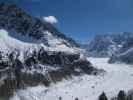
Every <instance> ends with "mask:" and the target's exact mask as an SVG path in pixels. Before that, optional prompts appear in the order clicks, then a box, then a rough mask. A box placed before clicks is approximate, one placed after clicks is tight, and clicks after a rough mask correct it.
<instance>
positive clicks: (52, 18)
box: [43, 16, 58, 24]
mask: <svg viewBox="0 0 133 100" xmlns="http://www.w3.org/2000/svg"><path fill="white" fill-rule="evenodd" d="M43 19H44V21H46V22H48V23H51V24H56V23H57V22H58V20H57V18H56V17H55V16H48V17H44V18H43Z"/></svg>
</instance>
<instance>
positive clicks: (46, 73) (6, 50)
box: [0, 3, 97, 97]
mask: <svg viewBox="0 0 133 100" xmlns="http://www.w3.org/2000/svg"><path fill="white" fill-rule="evenodd" d="M0 28H1V29H0V97H8V96H11V95H12V94H13V91H15V90H16V89H18V88H25V87H27V86H35V85H38V84H44V85H46V86H49V85H50V83H51V82H57V81H60V80H62V78H66V79H67V78H70V77H71V75H80V74H82V73H86V74H96V73H97V69H95V68H93V67H92V65H91V63H90V62H89V61H88V60H87V59H86V57H85V56H83V55H82V50H81V49H80V48H79V46H78V44H77V43H76V42H75V41H74V40H72V39H71V38H68V37H66V36H65V35H63V34H62V33H60V32H59V31H58V30H57V29H56V28H55V27H54V26H52V25H51V24H49V23H46V22H44V21H42V20H40V19H37V18H33V17H31V16H30V15H28V14H26V13H25V12H23V11H22V10H21V9H20V8H17V7H16V5H9V4H3V3H2V4H0ZM81 55H82V56H81Z"/></svg>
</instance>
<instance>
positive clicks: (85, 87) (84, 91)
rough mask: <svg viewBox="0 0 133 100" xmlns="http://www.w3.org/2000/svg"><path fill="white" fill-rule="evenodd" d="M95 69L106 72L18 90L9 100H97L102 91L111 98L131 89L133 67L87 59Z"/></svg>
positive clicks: (104, 60) (132, 84)
mask: <svg viewBox="0 0 133 100" xmlns="http://www.w3.org/2000/svg"><path fill="white" fill-rule="evenodd" d="M88 59H89V61H91V62H92V64H93V65H94V66H95V67H97V68H100V69H101V68H102V69H104V70H105V71H106V73H105V74H104V75H99V76H87V75H84V76H81V77H74V78H73V80H63V81H62V82H59V83H57V84H56V85H55V84H53V85H52V86H51V87H49V88H45V87H43V86H37V87H32V88H30V87H29V88H27V89H26V90H19V91H18V92H17V93H15V96H14V97H12V98H11V100H59V97H62V99H61V100H75V98H76V97H78V98H79V100H97V98H98V96H99V95H100V94H101V93H102V92H103V91H104V92H106V94H107V96H108V97H109V98H111V97H112V96H115V95H116V94H118V91H119V90H125V91H128V90H130V89H133V65H126V64H108V63H107V61H108V58H88Z"/></svg>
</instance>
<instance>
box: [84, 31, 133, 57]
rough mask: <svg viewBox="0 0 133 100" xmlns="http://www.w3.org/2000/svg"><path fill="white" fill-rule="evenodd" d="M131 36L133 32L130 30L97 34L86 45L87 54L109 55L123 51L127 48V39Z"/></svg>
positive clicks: (96, 55) (95, 55)
mask: <svg viewBox="0 0 133 100" xmlns="http://www.w3.org/2000/svg"><path fill="white" fill-rule="evenodd" d="M132 37H133V34H132V33H130V32H121V33H110V34H106V35H97V36H96V37H95V38H94V39H93V40H92V41H91V42H90V44H89V45H88V47H87V52H88V54H89V56H93V57H109V56H112V55H116V54H118V53H121V52H122V51H125V49H126V48H127V49H128V47H129V46H128V44H129V43H128V41H129V39H130V38H132ZM126 44H127V45H126ZM130 44H131V43H130ZM124 46H126V47H124Z"/></svg>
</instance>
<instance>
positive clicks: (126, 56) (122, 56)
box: [109, 33, 133, 64]
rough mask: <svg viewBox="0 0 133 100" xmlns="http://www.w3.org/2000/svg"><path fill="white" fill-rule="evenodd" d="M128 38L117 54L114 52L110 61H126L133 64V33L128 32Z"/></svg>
mask: <svg viewBox="0 0 133 100" xmlns="http://www.w3.org/2000/svg"><path fill="white" fill-rule="evenodd" d="M127 35H128V36H127V39H126V41H124V43H123V45H122V47H121V48H120V49H119V52H118V53H117V54H113V55H112V56H111V58H110V60H109V62H110V63H115V62H124V63H127V64H133V33H130V34H127Z"/></svg>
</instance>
